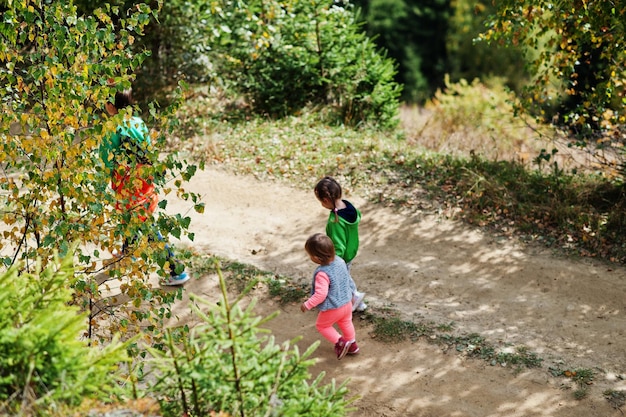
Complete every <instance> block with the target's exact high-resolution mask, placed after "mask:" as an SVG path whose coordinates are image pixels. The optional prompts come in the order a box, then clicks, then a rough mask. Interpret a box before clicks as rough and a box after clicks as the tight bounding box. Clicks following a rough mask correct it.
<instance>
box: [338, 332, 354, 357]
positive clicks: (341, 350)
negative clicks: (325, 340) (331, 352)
mask: <svg viewBox="0 0 626 417" xmlns="http://www.w3.org/2000/svg"><path fill="white" fill-rule="evenodd" d="M350 345H352V342H348V341H346V340H345V339H344V338H343V337H340V338H339V340H337V343H335V353H336V354H337V359H339V360H341V358H343V357H344V356H346V353H348V350H349V349H350Z"/></svg>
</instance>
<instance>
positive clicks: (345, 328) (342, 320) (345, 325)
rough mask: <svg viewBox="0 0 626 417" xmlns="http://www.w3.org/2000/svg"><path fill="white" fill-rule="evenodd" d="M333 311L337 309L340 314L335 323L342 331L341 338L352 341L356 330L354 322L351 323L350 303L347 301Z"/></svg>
mask: <svg viewBox="0 0 626 417" xmlns="http://www.w3.org/2000/svg"><path fill="white" fill-rule="evenodd" d="M333 311H337V313H338V314H339V315H340V317H339V318H338V320H337V325H338V326H339V329H340V330H341V333H343V338H344V339H345V340H346V341H349V342H352V341H354V340H355V338H356V331H355V330H354V324H353V323H352V303H348V304H346V305H344V306H343V307H339V308H338V309H335V310H333Z"/></svg>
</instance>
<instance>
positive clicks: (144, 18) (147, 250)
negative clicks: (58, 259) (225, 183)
mask: <svg viewBox="0 0 626 417" xmlns="http://www.w3.org/2000/svg"><path fill="white" fill-rule="evenodd" d="M151 16H152V10H151V9H150V8H149V7H148V6H146V5H145V4H137V5H134V6H133V7H131V8H116V7H111V8H108V9H107V8H103V9H97V10H95V11H94V12H93V13H80V14H79V13H78V12H77V9H76V6H74V3H72V2H40V1H28V2H25V1H24V2H23V1H19V2H11V3H10V4H9V5H7V6H5V7H4V8H3V15H2V18H1V21H0V97H2V98H1V99H0V132H2V133H0V161H1V170H0V193H1V194H2V196H3V205H2V207H1V208H0V219H1V221H2V222H3V232H2V233H3V234H2V238H3V239H2V240H1V242H0V250H2V252H0V253H1V255H0V256H2V265H3V268H4V267H5V266H7V267H8V266H11V265H15V264H18V263H19V264H20V265H21V267H22V268H23V269H24V270H23V271H21V272H25V273H28V272H33V271H34V270H35V265H36V263H35V259H38V262H40V263H41V265H42V267H43V268H45V267H46V266H47V265H48V263H49V262H52V260H53V259H54V256H55V253H60V254H65V253H68V252H69V251H70V245H71V243H73V242H75V243H77V247H76V254H75V255H76V259H77V262H78V265H77V270H79V271H80V272H81V273H83V274H85V275H84V276H83V277H82V279H83V281H84V282H85V285H80V286H79V287H78V288H79V289H81V290H80V291H78V294H77V295H78V297H77V300H79V301H78V302H79V303H81V304H83V305H84V306H88V305H93V304H96V303H98V302H102V303H105V304H106V300H101V295H100V293H99V291H100V290H105V291H108V290H109V288H108V284H107V283H106V281H105V282H104V283H103V284H102V287H98V286H97V285H96V288H95V289H94V288H93V286H92V285H91V284H92V283H91V281H90V279H91V276H92V275H95V274H96V272H99V271H100V269H107V272H106V273H105V275H108V276H109V278H110V279H116V280H119V281H120V282H119V288H120V289H121V291H122V292H125V294H124V295H127V296H128V297H129V298H131V299H132V301H133V302H132V303H129V306H131V307H128V308H126V307H122V310H123V312H122V313H120V317H121V316H125V317H124V318H125V319H127V320H128V322H129V323H131V324H132V325H134V326H137V327H136V328H134V329H132V330H133V331H134V330H137V328H138V323H139V322H140V320H139V319H137V317H138V316H141V317H143V316H144V314H145V311H146V310H147V311H151V308H154V306H155V305H157V303H158V302H160V301H164V302H166V303H167V302H168V300H169V302H171V300H172V298H171V297H168V296H159V297H155V296H153V295H152V293H151V292H150V291H148V289H149V288H148V287H149V285H150V284H149V282H148V280H147V276H148V275H149V274H150V273H152V272H154V271H155V270H156V269H158V268H157V267H158V265H159V263H158V261H159V260H160V259H159V256H160V255H159V253H161V252H163V247H162V246H163V245H164V244H163V243H159V242H156V240H154V239H153V240H149V239H148V238H147V236H149V235H152V234H153V233H154V232H153V230H152V224H151V222H150V221H148V222H146V223H144V219H143V218H142V217H141V216H140V213H139V212H138V210H134V211H127V210H118V209H117V208H116V206H118V207H121V208H123V207H125V206H126V205H129V203H133V202H132V201H131V198H132V197H119V196H117V195H116V193H115V192H114V191H113V190H112V189H111V172H110V170H109V169H107V168H105V167H104V164H103V162H102V161H101V160H100V156H99V155H98V152H97V150H98V149H99V147H100V145H101V143H102V142H103V141H104V139H105V138H108V137H109V136H110V135H111V134H112V133H113V132H115V131H116V128H117V126H118V124H119V123H121V121H122V119H123V118H124V117H126V116H128V115H127V114H121V113H120V114H119V115H118V116H116V117H108V116H107V115H106V112H105V104H106V103H108V102H110V101H111V100H112V99H113V97H114V94H115V92H116V91H118V90H122V89H126V88H129V87H130V86H131V84H132V81H133V79H134V77H135V73H136V72H137V71H138V70H139V67H140V64H141V63H142V62H143V59H144V58H145V56H146V55H147V54H146V53H143V52H140V53H137V54H136V53H134V52H133V51H132V49H131V47H132V45H133V44H134V42H135V41H136V39H138V38H139V37H140V36H141V34H142V32H143V28H144V26H145V25H146V24H148V22H149V21H150V18H151ZM179 93H180V91H179V90H176V92H175V94H172V97H173V98H174V99H176V98H177V97H180V95H179ZM174 108H175V107H173V106H172V107H168V108H166V109H159V111H158V112H157V111H155V112H154V114H153V119H152V120H147V122H149V123H148V125H149V126H150V128H151V131H150V139H152V145H153V146H152V147H148V149H146V150H145V153H146V154H147V156H148V157H149V158H151V159H152V161H155V164H154V165H153V166H148V165H145V167H144V168H142V169H140V170H137V172H133V173H136V175H137V176H141V178H142V179H143V178H145V179H146V182H152V183H153V184H156V185H157V186H162V185H164V184H165V183H166V182H168V181H171V180H172V178H175V179H177V178H180V177H181V176H184V178H185V179H189V178H191V176H192V175H193V174H194V172H195V167H194V166H192V165H189V164H187V163H186V162H181V161H178V160H177V156H176V154H175V153H173V154H168V155H167V157H166V158H164V161H163V162H160V161H158V159H159V158H158V157H159V153H160V152H161V151H162V150H163V146H164V145H165V140H164V138H165V133H162V132H169V129H170V126H171V120H172V117H171V116H172V111H173V109H174ZM128 110H129V113H131V112H132V111H131V110H133V109H130V108H129V109H128ZM129 159H130V160H128V161H126V162H127V163H128V164H130V165H135V164H136V163H137V162H139V156H134V157H131V158H129ZM157 161H158V162H157ZM139 171H140V172H139ZM181 185H182V184H181ZM179 187H180V185H179V186H178V188H179ZM118 197H119V201H118ZM133 205H136V202H135V203H134V204H133ZM159 216H161V217H164V218H165V220H164V221H163V222H162V223H163V224H164V225H165V226H167V227H165V228H163V229H161V233H162V234H163V235H167V234H169V232H170V230H175V232H176V235H177V236H182V235H183V234H184V233H185V230H186V229H187V228H188V226H189V221H188V220H186V219H181V218H173V217H172V218H169V217H168V216H167V215H166V214H164V213H159ZM179 222H180V223H179ZM136 235H139V237H138V238H136V245H134V246H133V247H132V248H131V250H132V252H133V255H134V256H135V257H136V258H141V262H139V261H138V262H132V263H131V262H128V261H127V260H125V261H124V262H122V261H119V262H116V263H114V264H113V266H112V267H110V268H108V267H105V266H103V265H102V263H101V262H100V259H99V258H100V256H101V254H105V253H110V252H111V251H112V250H114V249H118V250H119V249H121V246H122V244H123V242H124V240H129V241H132V238H134V237H135V236H136ZM155 253H156V254H155ZM160 265H161V266H166V263H165V262H161V264H160ZM161 273H164V272H163V271H161ZM87 281H89V285H87ZM68 285H69V284H68ZM94 285H95V284H94ZM83 297H84V298H83ZM143 301H146V304H143ZM89 302H91V304H90V303H89ZM133 305H140V306H141V309H142V310H139V308H135V309H134V308H133V307H132V306H133ZM144 309H145V310H144ZM101 311H102V310H101V309H100V308H95V309H94V311H93V312H92V314H93V316H92V317H90V319H91V318H94V317H98V313H99V312H101ZM155 316H157V317H156V318H155V320H156V321H158V314H157V313H155ZM89 323H90V324H93V326H94V328H92V330H94V329H97V325H98V321H97V320H89ZM115 326H116V323H115V322H113V323H112V325H111V327H110V328H111V329H112V330H113V331H115ZM121 327H124V326H121ZM90 334H91V335H92V336H93V335H95V334H98V332H93V333H90ZM98 336H102V334H98ZM102 337H104V336H102Z"/></svg>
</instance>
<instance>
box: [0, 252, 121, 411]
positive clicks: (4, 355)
mask: <svg viewBox="0 0 626 417" xmlns="http://www.w3.org/2000/svg"><path fill="white" fill-rule="evenodd" d="M73 274H74V271H73V266H72V259H71V257H69V256H68V257H66V258H65V259H64V260H63V261H62V262H61V263H60V264H59V263H58V262H56V263H54V264H50V265H49V266H48V267H47V268H46V269H45V270H43V271H40V270H39V269H38V270H37V271H36V272H34V273H24V272H22V273H20V270H19V265H15V266H13V267H12V268H10V269H8V270H7V271H5V272H4V273H2V275H0V286H1V287H2V292H0V329H2V332H0V415H5V413H8V414H9V415H31V414H35V415H41V414H42V413H44V412H45V410H46V409H47V408H50V407H57V406H59V405H62V404H66V405H76V404H78V403H80V402H81V401H82V399H83V398H82V397H83V396H93V397H96V398H106V397H107V396H109V395H111V394H112V393H115V392H118V391H119V390H120V388H119V385H118V383H117V382H118V381H117V380H116V370H117V367H118V364H119V363H122V362H123V361H125V360H126V350H125V348H126V344H125V343H124V344H123V343H119V342H116V341H113V342H112V343H110V344H108V345H107V347H106V348H104V349H99V348H93V347H89V346H88V345H87V343H86V342H84V341H82V340H80V336H81V334H83V332H84V331H85V327H86V324H87V320H86V317H85V314H79V312H78V309H77V308H76V307H72V306H70V305H69V302H70V301H71V300H72V297H73V296H74V293H73V292H72V291H71V290H70V289H68V288H69V285H70V284H72V283H73V282H74V281H75V278H74V277H73Z"/></svg>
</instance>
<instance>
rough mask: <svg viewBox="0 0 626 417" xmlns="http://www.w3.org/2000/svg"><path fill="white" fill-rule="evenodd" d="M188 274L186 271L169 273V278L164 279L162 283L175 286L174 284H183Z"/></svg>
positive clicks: (187, 279) (187, 278)
mask: <svg viewBox="0 0 626 417" xmlns="http://www.w3.org/2000/svg"><path fill="white" fill-rule="evenodd" d="M189 278H190V276H189V275H187V273H186V272H181V273H180V274H179V275H170V277H169V279H168V280H166V281H165V282H164V283H163V285H168V286H175V285H183V284H184V283H185V282H187V281H189Z"/></svg>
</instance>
